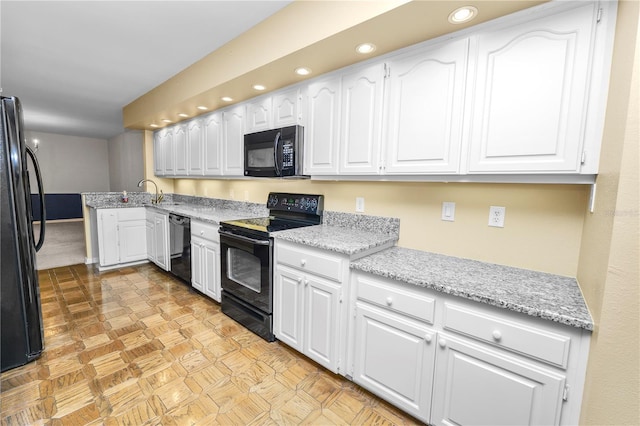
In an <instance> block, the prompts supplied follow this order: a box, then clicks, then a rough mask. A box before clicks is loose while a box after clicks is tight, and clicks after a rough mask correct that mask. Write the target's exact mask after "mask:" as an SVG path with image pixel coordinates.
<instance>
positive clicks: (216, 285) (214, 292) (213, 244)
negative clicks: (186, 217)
mask: <svg viewBox="0 0 640 426" xmlns="http://www.w3.org/2000/svg"><path fill="white" fill-rule="evenodd" d="M191 285H192V286H193V288H195V289H196V290H198V291H200V292H202V293H204V294H206V295H207V296H209V297H210V298H212V299H213V300H215V301H217V302H220V237H219V235H218V226H216V225H213V224H209V223H205V222H200V221H197V220H192V221H191Z"/></svg>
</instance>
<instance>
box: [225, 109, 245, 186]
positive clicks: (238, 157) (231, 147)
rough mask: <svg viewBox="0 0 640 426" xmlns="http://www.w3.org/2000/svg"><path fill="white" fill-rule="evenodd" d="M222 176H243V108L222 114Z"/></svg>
mask: <svg viewBox="0 0 640 426" xmlns="http://www.w3.org/2000/svg"><path fill="white" fill-rule="evenodd" d="M222 132H223V133H222V134H223V139H222V174H223V175H224V176H244V106H243V105H239V106H234V107H231V108H229V109H226V110H224V112H223V113H222Z"/></svg>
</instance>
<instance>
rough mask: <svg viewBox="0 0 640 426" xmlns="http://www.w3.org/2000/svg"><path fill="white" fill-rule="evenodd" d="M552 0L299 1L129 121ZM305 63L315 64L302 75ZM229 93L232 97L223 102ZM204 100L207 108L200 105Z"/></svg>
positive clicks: (157, 93)
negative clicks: (460, 11) (460, 19)
mask: <svg viewBox="0 0 640 426" xmlns="http://www.w3.org/2000/svg"><path fill="white" fill-rule="evenodd" d="M545 2H546V0H544V1H540V0H523V1H479V0H472V1H458V0H456V1H409V2H406V1H395V2H363V3H362V4H360V3H358V6H357V7H355V9H358V10H357V11H353V9H354V4H353V3H352V2H348V1H335V2H307V1H296V2H293V3H292V4H290V5H289V6H287V7H285V8H284V9H282V10H281V11H280V12H278V13H276V14H275V15H273V16H271V17H270V18H269V19H267V20H265V21H263V22H262V23H260V24H258V25H257V26H255V27H254V28H252V29H250V30H249V31H247V32H246V33H244V34H242V35H241V36H239V37H238V38H236V39H234V40H233V41H231V42H229V43H228V44H226V45H225V46H223V47H221V48H220V49H218V50H216V51H214V52H212V53H211V54H209V55H208V56H206V57H205V58H203V59H202V60H200V61H198V62H196V63H195V64H193V65H192V66H190V67H188V68H187V69H185V70H184V71H182V72H180V73H179V74H177V75H176V76H174V77H172V78H171V79H169V80H167V81H166V82H164V83H163V84H161V85H159V86H157V87H155V88H154V89H152V90H151V91H149V92H148V93H146V94H145V95H143V96H141V97H140V98H138V99H136V100H135V101H133V102H132V103H130V104H129V105H127V106H125V107H124V109H123V121H124V126H125V127H126V128H131V129H148V130H153V129H154V128H152V127H150V126H149V125H150V124H151V123H156V125H157V126H158V127H164V126H166V125H167V123H166V122H163V120H170V121H171V122H177V121H181V120H184V119H186V117H183V116H179V115H178V114H181V113H182V114H184V115H186V116H187V117H194V116H196V115H199V114H203V113H205V112H206V111H212V110H215V109H219V108H222V107H224V106H226V105H229V104H231V103H236V102H240V101H243V100H246V99H249V98H252V97H255V96H258V95H259V94H260V92H257V91H256V90H254V89H253V88H252V86H253V85H254V84H256V83H259V84H262V85H264V86H265V87H266V91H267V92H269V91H273V90H276V89H279V88H282V87H285V86H288V85H291V84H295V83H298V82H300V81H303V80H304V79H305V78H313V77H317V76H318V75H321V74H324V73H327V72H330V71H333V70H336V69H339V68H342V67H345V66H348V65H351V64H354V63H356V62H359V61H363V60H366V59H370V58H371V57H373V56H379V55H383V54H385V53H389V52H392V51H394V50H397V49H400V48H402V47H406V46H410V45H412V44H415V43H418V42H421V41H425V40H429V39H432V38H436V37H439V36H442V35H445V34H448V33H452V32H455V31H458V30H461V29H464V28H467V27H470V26H473V25H477V24H480V23H482V22H486V21H489V20H492V19H495V18H498V17H500V16H504V15H508V14H511V13H513V12H516V11H519V10H523V9H527V8H530V7H533V6H536V5H538V4H541V3H545ZM465 5H471V6H474V7H476V8H477V9H478V15H477V17H476V18H475V19H474V20H472V21H470V22H468V23H465V24H457V25H456V24H451V23H450V22H449V21H448V19H447V18H448V16H449V14H450V13H451V12H452V11H453V10H455V9H457V8H458V7H461V6H465ZM362 42H372V43H374V44H375V45H376V46H377V49H376V50H375V52H374V54H373V55H367V56H363V55H359V54H357V53H356V52H355V47H356V45H358V44H360V43H362ZM300 66H305V67H308V68H310V69H312V70H313V72H312V73H311V74H310V75H308V76H306V77H301V76H299V75H296V74H295V73H294V70H295V69H296V68H298V67H300ZM223 96H230V97H232V98H233V101H232V102H229V103H225V102H224V101H222V100H221V98H222V97H223ZM198 106H206V108H207V110H206V111H203V110H198V108H197V107H198Z"/></svg>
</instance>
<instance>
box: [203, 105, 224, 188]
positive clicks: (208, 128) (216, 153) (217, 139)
mask: <svg viewBox="0 0 640 426" xmlns="http://www.w3.org/2000/svg"><path fill="white" fill-rule="evenodd" d="M203 137H204V143H203V146H204V174H205V175H206V176H215V175H219V174H220V173H221V171H222V165H221V163H222V161H221V155H220V153H221V152H222V113H219V112H214V113H213V114H209V115H207V116H206V117H205V119H204V131H203Z"/></svg>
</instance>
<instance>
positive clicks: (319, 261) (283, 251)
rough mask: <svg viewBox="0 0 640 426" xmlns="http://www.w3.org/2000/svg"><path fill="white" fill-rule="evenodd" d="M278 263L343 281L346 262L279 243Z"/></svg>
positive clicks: (318, 252) (319, 252) (297, 246)
mask: <svg viewBox="0 0 640 426" xmlns="http://www.w3.org/2000/svg"><path fill="white" fill-rule="evenodd" d="M277 247H278V249H277V252H276V256H277V258H276V262H278V263H281V264H284V265H289V266H291V267H294V268H296V269H299V270H302V271H307V272H310V273H313V274H316V275H319V276H322V277H326V278H329V279H331V280H334V281H338V282H341V281H342V271H343V264H344V260H343V259H342V258H340V257H338V256H334V255H331V254H329V252H326V253H325V252H323V251H321V250H311V249H306V248H304V247H302V246H299V245H289V244H286V243H285V244H282V243H278V245H277Z"/></svg>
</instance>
